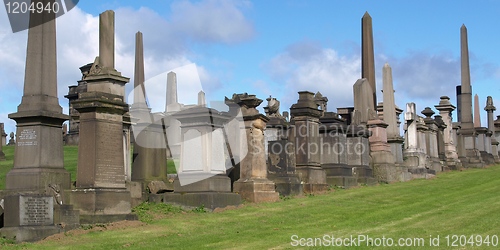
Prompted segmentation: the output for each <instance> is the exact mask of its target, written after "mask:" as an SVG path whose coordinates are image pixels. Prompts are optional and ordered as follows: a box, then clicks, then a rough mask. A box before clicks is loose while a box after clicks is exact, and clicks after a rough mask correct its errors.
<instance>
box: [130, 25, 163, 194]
mask: <svg viewBox="0 0 500 250" xmlns="http://www.w3.org/2000/svg"><path fill="white" fill-rule="evenodd" d="M144 79H145V77H144V46H143V38H142V33H141V32H137V33H136V35H135V71H134V103H133V104H132V107H131V108H130V113H131V114H132V119H135V120H136V124H135V125H134V135H135V141H134V153H133V162H132V181H137V182H141V184H142V185H141V187H142V190H144V191H145V190H146V188H147V185H148V183H149V182H150V181H153V180H166V174H167V168H166V167H167V166H166V162H167V159H166V152H165V151H166V146H165V135H164V132H163V126H162V124H161V119H160V118H159V117H158V118H157V119H155V116H153V114H151V109H150V108H148V105H147V103H146V88H145V84H144Z"/></svg>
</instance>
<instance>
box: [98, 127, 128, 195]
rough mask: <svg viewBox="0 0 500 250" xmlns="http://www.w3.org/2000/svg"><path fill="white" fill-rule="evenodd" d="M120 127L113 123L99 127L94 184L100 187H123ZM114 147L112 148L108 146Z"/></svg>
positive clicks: (123, 173) (123, 171)
mask: <svg viewBox="0 0 500 250" xmlns="http://www.w3.org/2000/svg"><path fill="white" fill-rule="evenodd" d="M121 130H122V126H121V125H120V124H114V123H102V124H100V125H99V134H100V137H99V141H100V145H99V150H98V151H97V164H96V165H97V166H96V176H95V184H96V186H100V187H116V188H118V187H124V186H125V170H124V167H123V149H122V148H121V147H120V148H118V146H117V145H123V136H122V134H121V132H120V133H119V134H118V133H116V131H121ZM110 145H114V146H110Z"/></svg>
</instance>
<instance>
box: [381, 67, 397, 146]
mask: <svg viewBox="0 0 500 250" xmlns="http://www.w3.org/2000/svg"><path fill="white" fill-rule="evenodd" d="M382 74H383V95H384V121H385V122H386V123H387V124H388V126H387V138H396V137H399V130H398V124H397V122H398V120H397V117H396V104H395V102H394V87H393V84H392V69H391V66H389V64H388V63H386V64H385V65H384V68H383V69H382Z"/></svg>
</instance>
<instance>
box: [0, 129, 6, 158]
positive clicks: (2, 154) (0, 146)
mask: <svg viewBox="0 0 500 250" xmlns="http://www.w3.org/2000/svg"><path fill="white" fill-rule="evenodd" d="M3 131H4V129H3V123H0V133H2V140H3V139H4V137H3ZM2 146H3V143H1V142H0V161H5V154H4V153H3V150H2Z"/></svg>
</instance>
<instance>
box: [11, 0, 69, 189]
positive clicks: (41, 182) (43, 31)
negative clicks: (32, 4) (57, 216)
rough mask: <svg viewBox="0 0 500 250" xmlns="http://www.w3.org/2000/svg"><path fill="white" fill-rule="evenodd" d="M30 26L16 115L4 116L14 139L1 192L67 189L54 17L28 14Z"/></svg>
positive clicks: (65, 118)
mask: <svg viewBox="0 0 500 250" xmlns="http://www.w3.org/2000/svg"><path fill="white" fill-rule="evenodd" d="M43 2H44V3H50V2H53V1H51V0H44V1H43ZM34 24H40V25H38V26H37V25H34ZM30 27H31V28H30V29H29V31H28V44H27V51H26V68H25V75H24V94H23V97H22V101H21V104H20V105H19V106H18V108H17V112H16V113H13V114H9V118H11V119H14V120H15V121H16V123H17V129H16V134H17V141H16V148H15V154H14V167H13V168H12V170H11V171H10V172H9V173H8V174H7V176H6V188H7V189H8V190H30V191H35V190H37V191H43V192H45V189H46V187H47V186H48V185H49V184H52V185H59V186H60V187H61V189H67V188H70V175H69V173H68V172H67V171H66V170H65V169H64V167H63V148H62V133H61V128H62V123H63V122H64V121H65V120H67V119H68V118H69V117H68V116H66V115H63V114H62V108H61V106H60V105H59V101H58V98H57V55H56V20H55V14H54V13H48V12H45V11H43V12H42V13H37V12H34V13H31V14H30ZM27 156H29V157H27Z"/></svg>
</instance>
